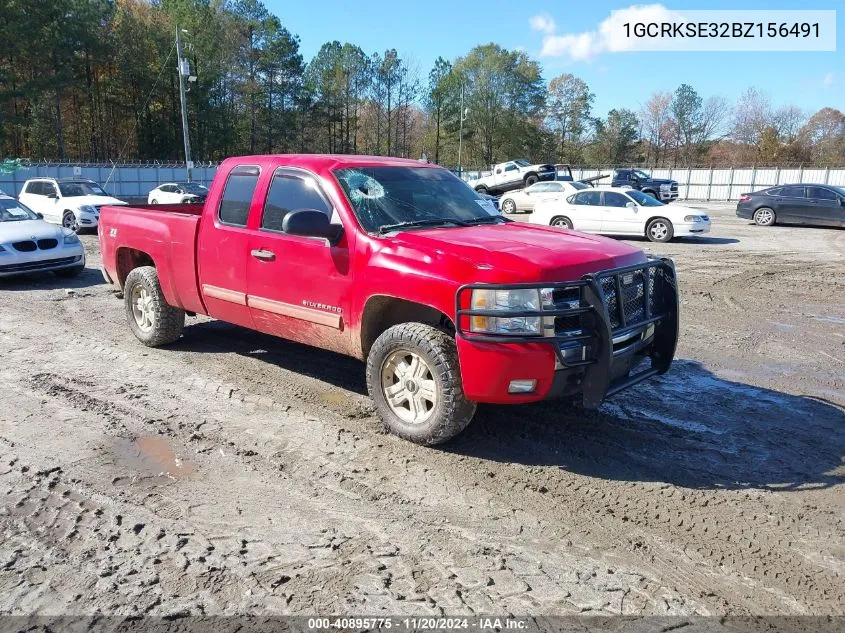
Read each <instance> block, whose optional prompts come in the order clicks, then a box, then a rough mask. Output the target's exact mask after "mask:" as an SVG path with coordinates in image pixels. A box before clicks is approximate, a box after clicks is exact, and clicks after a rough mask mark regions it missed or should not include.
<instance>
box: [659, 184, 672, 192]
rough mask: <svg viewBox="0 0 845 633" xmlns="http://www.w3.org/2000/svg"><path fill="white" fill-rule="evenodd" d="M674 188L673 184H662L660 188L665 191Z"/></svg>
mask: <svg viewBox="0 0 845 633" xmlns="http://www.w3.org/2000/svg"><path fill="white" fill-rule="evenodd" d="M671 188H672V185H660V189H661V190H663V191H669V189H671Z"/></svg>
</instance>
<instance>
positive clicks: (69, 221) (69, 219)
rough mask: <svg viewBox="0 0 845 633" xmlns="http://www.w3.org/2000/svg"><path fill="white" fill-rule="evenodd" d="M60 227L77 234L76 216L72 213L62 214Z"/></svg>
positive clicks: (77, 223)
mask: <svg viewBox="0 0 845 633" xmlns="http://www.w3.org/2000/svg"><path fill="white" fill-rule="evenodd" d="M62 226H63V227H65V228H66V229H70V230H71V231H73V232H74V233H79V222H77V220H76V214H74V212H73V211H65V212H64V214H63V215H62Z"/></svg>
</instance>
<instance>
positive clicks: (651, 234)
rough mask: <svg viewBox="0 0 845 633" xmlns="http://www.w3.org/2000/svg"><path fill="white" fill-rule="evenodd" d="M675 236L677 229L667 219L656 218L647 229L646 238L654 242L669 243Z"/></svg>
mask: <svg viewBox="0 0 845 633" xmlns="http://www.w3.org/2000/svg"><path fill="white" fill-rule="evenodd" d="M674 235H675V227H673V226H672V223H671V222H670V221H669V220H667V219H666V218H654V219H653V220H652V221H651V222H649V223H648V226H647V227H646V229H645V236H646V237H647V238H648V239H650V240H651V241H652V242H668V241H669V240H671V239H672V237H674Z"/></svg>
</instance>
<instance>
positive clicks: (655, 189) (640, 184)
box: [611, 169, 678, 202]
mask: <svg viewBox="0 0 845 633" xmlns="http://www.w3.org/2000/svg"><path fill="white" fill-rule="evenodd" d="M611 184H612V185H613V186H614V187H631V189H636V190H637V191H642V192H643V193H645V194H648V195H650V196H651V197H652V198H655V199H656V200H660V201H661V202H672V200H677V199H678V181H677V180H668V179H666V178H652V177H651V176H649V175H648V174H647V173H645V172H644V171H641V170H639V169H617V170H615V171H614V172H613V183H611Z"/></svg>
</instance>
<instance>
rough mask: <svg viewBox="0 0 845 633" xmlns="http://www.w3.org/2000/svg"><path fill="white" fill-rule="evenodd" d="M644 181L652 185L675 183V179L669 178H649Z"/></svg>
mask: <svg viewBox="0 0 845 633" xmlns="http://www.w3.org/2000/svg"><path fill="white" fill-rule="evenodd" d="M646 182H649V183H650V184H653V185H671V184H673V183H677V182H678V181H677V180H671V179H669V178H649V179H648V180H647V181H646Z"/></svg>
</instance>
